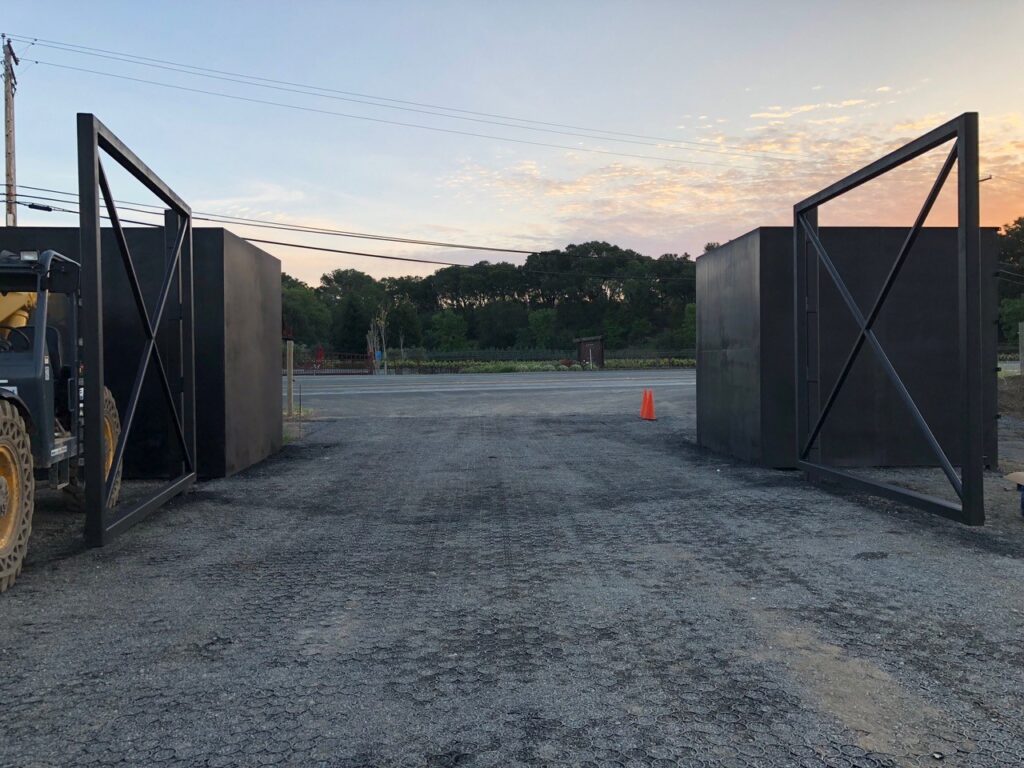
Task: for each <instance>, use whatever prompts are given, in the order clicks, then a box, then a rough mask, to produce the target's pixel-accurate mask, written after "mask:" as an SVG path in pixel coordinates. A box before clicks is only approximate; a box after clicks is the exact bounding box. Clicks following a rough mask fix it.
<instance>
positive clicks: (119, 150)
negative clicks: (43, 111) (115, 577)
mask: <svg viewBox="0 0 1024 768" xmlns="http://www.w3.org/2000/svg"><path fill="white" fill-rule="evenodd" d="M77 127H78V200H79V238H80V255H81V259H82V267H81V274H82V292H81V295H82V305H81V315H82V323H81V326H80V327H81V332H82V339H81V341H80V343H81V345H82V352H83V355H82V359H83V361H84V365H85V375H84V381H85V388H84V389H85V391H84V408H85V433H84V435H82V436H80V443H79V444H80V445H83V446H84V449H85V507H86V518H85V539H86V542H87V543H88V544H89V545H90V546H103V545H104V544H107V543H109V542H110V541H111V540H112V539H113V538H114V537H116V536H117V535H118V534H120V533H121V532H122V531H124V530H125V529H127V528H128V527H129V526H131V525H134V524H135V523H137V522H139V521H140V520H142V519H143V518H145V517H147V516H148V515H149V514H151V513H152V512H153V511H154V510H156V509H158V508H159V507H160V506H162V505H163V504H164V503H166V502H167V501H169V500H170V499H172V498H173V497H175V496H177V495H178V494H180V493H182V492H184V491H185V490H187V489H188V488H189V487H190V486H191V485H192V484H193V483H194V482H195V480H196V459H195V457H196V428H195V427H196V411H195V402H196V400H195V338H194V307H193V283H192V280H193V277H192V210H191V209H190V208H189V206H188V205H187V204H186V203H185V201H184V200H182V199H181V198H180V197H179V196H178V195H177V194H176V193H175V192H174V191H173V190H172V189H171V188H170V187H169V186H167V184H166V183H164V181H163V180H161V179H160V177H159V176H157V175H156V174H155V173H154V172H153V171H152V170H150V168H149V167H148V166H147V165H146V164H145V163H143V162H142V160H140V159H139V158H138V157H137V156H136V155H135V153H134V152H132V151H131V150H130V149H129V148H128V147H127V146H126V145H125V144H124V143H123V142H122V141H121V140H120V139H118V138H117V136H115V135H114V134H113V133H112V132H111V131H110V129H109V128H107V127H106V126H105V125H103V123H101V122H100V121H99V120H98V119H97V118H96V116H95V115H92V114H89V113H79V114H78V122H77ZM101 149H102V150H103V152H104V153H105V154H106V155H107V156H108V157H110V158H112V159H113V160H114V161H115V162H117V163H118V165H120V166H121V167H122V168H124V169H125V170H126V171H128V172H129V173H130V174H131V175H132V176H134V177H135V178H136V179H137V180H138V181H139V182H140V183H142V185H143V186H145V187H146V188H147V189H148V190H149V191H150V192H152V193H153V194H154V195H156V196H157V197H158V198H159V199H160V200H162V201H163V202H164V203H165V204H166V205H167V207H168V210H166V211H165V213H164V232H165V235H164V240H165V243H166V245H167V250H166V254H165V260H164V264H165V266H164V274H163V278H162V281H161V287H160V294H159V296H158V300H157V304H156V307H155V308H154V311H153V314H152V315H151V314H150V312H149V309H148V308H147V306H146V302H145V299H144V297H143V291H142V288H141V286H140V283H139V278H138V275H137V273H136V271H135V264H134V262H133V260H132V256H131V251H130V250H129V248H128V241H127V239H126V238H125V234H124V230H123V229H122V227H121V221H120V218H119V217H118V214H117V207H116V206H115V204H114V199H113V196H112V194H111V191H110V186H109V184H108V181H107V177H106V174H105V173H104V171H103V165H102V163H101V161H100V150H101ZM101 199H102V201H103V205H104V208H105V209H106V212H107V216H108V217H109V219H110V224H111V227H112V229H113V232H114V237H115V239H116V240H117V246H118V251H119V252H120V255H121V259H122V262H123V264H124V268H125V272H126V273H127V277H128V282H129V285H130V286H131V290H132V294H133V296H134V299H135V305H136V309H137V311H138V314H139V320H140V322H141V323H142V327H143V332H144V333H145V336H146V339H145V342H144V343H143V348H142V352H141V353H140V356H139V362H138V369H137V371H136V374H135V381H134V383H133V384H132V390H131V396H130V398H129V400H128V402H127V403H126V404H125V405H124V406H123V410H122V409H119V410H121V413H122V414H123V416H122V419H121V434H120V436H119V438H118V441H117V447H116V448H115V452H114V461H113V463H112V464H111V472H110V475H109V476H107V474H106V472H105V468H104V466H103V464H104V462H103V388H104V377H103V373H104V371H103V261H102V254H103V248H102V241H101V236H102V228H101V226H100V201H101ZM172 232H173V233H174V234H173V237H170V235H171V233H172ZM173 287H176V288H177V298H178V300H179V304H178V306H177V307H176V309H177V315H173V314H172V315H169V316H168V319H170V320H171V321H173V324H176V325H177V331H178V332H177V333H176V334H175V336H176V338H173V339H172V341H173V343H175V344H177V345H178V347H179V349H180V360H181V363H180V367H181V370H180V371H174V372H173V373H176V374H179V377H176V380H175V379H171V378H169V377H168V371H167V369H166V367H165V365H164V361H163V359H162V358H161V355H160V349H159V346H158V344H157V335H158V333H159V331H160V324H161V321H162V320H163V319H164V316H165V309H166V308H167V304H168V297H169V296H170V295H171V291H172V288H173ZM172 327H173V325H172ZM154 361H155V364H156V373H157V376H158V379H159V382H160V384H161V389H162V390H163V393H164V398H165V400H166V403H167V406H168V408H169V415H170V416H171V421H172V422H173V425H174V433H175V436H176V438H177V440H178V442H179V443H180V446H181V449H182V457H183V460H182V464H181V472H180V473H179V475H178V476H177V477H176V478H173V479H171V480H168V481H167V483H166V484H165V485H164V486H163V487H161V488H160V489H158V490H156V491H154V492H153V493H151V494H149V495H148V496H146V497H145V498H143V499H141V500H139V501H137V502H135V503H133V504H131V505H129V506H126V505H119V506H118V507H117V508H116V509H113V508H111V507H110V506H109V502H110V495H111V492H112V490H113V484H114V478H115V477H116V470H117V467H118V466H120V465H121V462H122V461H123V459H124V452H125V447H126V445H127V442H128V437H129V435H130V434H131V430H132V424H133V421H134V419H135V412H136V409H137V407H138V404H139V398H140V396H141V393H142V386H143V383H144V382H145V378H146V372H147V371H148V370H149V367H150V364H151V363H152V362H154Z"/></svg>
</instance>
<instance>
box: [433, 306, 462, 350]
mask: <svg viewBox="0 0 1024 768" xmlns="http://www.w3.org/2000/svg"><path fill="white" fill-rule="evenodd" d="M468 330H469V324H468V323H467V322H466V321H465V319H464V318H463V317H462V316H461V315H458V314H456V313H455V312H454V311H452V310H450V309H446V310H442V311H441V312H438V313H436V314H435V315H434V316H433V317H432V318H430V330H429V333H428V336H429V341H430V345H431V346H432V347H434V348H436V349H443V350H455V349H465V348H466V347H467V346H468V345H467V343H466V341H467V340H466V333H467V331H468Z"/></svg>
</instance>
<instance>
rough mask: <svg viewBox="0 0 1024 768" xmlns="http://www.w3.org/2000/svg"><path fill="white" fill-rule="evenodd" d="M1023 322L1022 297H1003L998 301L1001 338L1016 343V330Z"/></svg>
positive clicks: (1023, 302)
mask: <svg viewBox="0 0 1024 768" xmlns="http://www.w3.org/2000/svg"><path fill="white" fill-rule="evenodd" d="M1022 322H1024V298H1020V299H1003V300H1002V301H1001V302H999V324H1000V326H1001V327H1002V329H1003V338H1004V339H1006V340H1007V341H1008V342H1010V343H1011V344H1016V343H1017V331H1018V328H1019V326H1020V323H1022Z"/></svg>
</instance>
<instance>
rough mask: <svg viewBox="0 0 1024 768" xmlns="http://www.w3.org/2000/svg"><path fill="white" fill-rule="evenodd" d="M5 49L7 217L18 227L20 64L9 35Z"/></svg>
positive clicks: (7, 221) (8, 222) (12, 224)
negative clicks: (16, 153)
mask: <svg viewBox="0 0 1024 768" xmlns="http://www.w3.org/2000/svg"><path fill="white" fill-rule="evenodd" d="M2 39H3V48H4V160H5V165H6V168H7V190H6V191H7V217H6V223H7V226H8V227H16V226H18V205H17V203H16V199H17V194H18V186H17V184H18V182H17V179H16V177H15V169H14V92H15V90H17V86H18V80H17V78H15V76H14V65H15V64H20V63H21V62H20V61H18V55H17V54H16V53H15V52H14V46H13V45H11V41H10V39H9V38H8V37H7V35H3V36H2Z"/></svg>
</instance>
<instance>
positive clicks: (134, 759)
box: [0, 372, 1024, 768]
mask: <svg viewBox="0 0 1024 768" xmlns="http://www.w3.org/2000/svg"><path fill="white" fill-rule="evenodd" d="M562 377H564V378H562ZM408 378H409V379H412V380H411V381H406V380H405V379H401V380H397V377H396V379H395V380H386V381H385V380H381V379H377V380H372V381H369V380H359V381H354V380H348V381H346V382H341V381H338V382H330V383H321V382H319V381H318V382H317V384H316V387H320V388H321V390H317V389H316V388H311V389H310V390H309V391H310V392H314V391H316V392H318V394H316V395H310V397H311V398H313V399H312V401H311V402H312V406H313V409H314V411H315V413H314V420H312V421H307V422H305V423H304V424H303V425H302V427H303V436H302V438H301V439H298V440H294V441H292V442H291V443H289V444H288V445H287V446H286V448H285V449H284V450H283V451H282V453H281V454H280V455H279V456H277V457H276V458H274V459H272V460H270V461H267V462H265V463H264V464H262V465H260V466H258V467H254V468H252V469H251V470H249V471H247V472H245V473H243V474H242V475H240V476H237V477H234V478H230V479H227V480H222V481H216V482H211V483H207V484H205V485H203V486H202V487H200V488H199V489H198V490H197V491H196V492H195V493H194V494H192V496H191V497H190V498H188V499H186V500H184V501H181V502H178V503H176V504H174V505H172V506H171V507H169V508H166V509H164V510H162V511H161V512H160V513H158V514H157V515H155V516H154V517H153V518H150V519H149V520H147V521H146V522H145V523H143V524H142V525H140V526H138V527H136V528H135V529H133V530H132V531H130V532H129V533H128V534H127V535H125V536H124V537H122V538H121V539H119V540H118V542H116V543H115V544H114V545H113V546H111V547H109V548H107V549H104V550H85V551H83V550H81V549H78V548H76V547H74V546H71V545H68V543H67V542H65V546H58V545H57V544H56V543H50V542H56V541H57V539H59V534H60V532H61V531H62V530H64V529H63V528H62V527H61V524H60V521H61V520H62V519H63V517H62V516H61V514H59V513H57V512H48V513H45V514H43V515H41V517H40V520H39V528H40V530H41V532H43V533H45V534H47V535H48V537H49V538H45V541H46V542H48V543H47V544H46V545H41V546H39V547H36V548H35V549H34V550H33V551H32V552H31V553H30V561H29V564H28V567H27V569H26V572H25V573H24V575H23V577H22V579H21V581H20V582H19V584H18V586H17V587H16V588H15V589H14V590H13V591H12V592H10V593H8V594H7V595H6V596H5V597H4V598H3V599H2V600H0V670H2V674H0V766H25V765H33V766H44V765H55V766H56V765H93V764H103V765H115V764H122V765H124V764H127V765H145V766H150V765H161V766H162V765H176V766H192V765H207V766H219V765H239V766H252V765H273V764H277V765H302V766H306V765H323V766H392V765H394V766H434V767H438V766H556V765H581V766H615V767H617V768H619V767H622V766H656V767H657V768H661V767H662V766H665V767H667V766H676V765H682V766H701V767H707V766H729V767H730V768H731V767H733V766H738V767H741V766H834V767H839V766H845V767H849V766H863V767H865V768H866V767H868V766H875V767H877V766H941V765H954V766H979V767H981V766H984V767H986V768H988V767H989V766H1019V765H1021V764H1022V761H1024V717H1022V713H1024V598H1022V595H1024V532H1022V531H1024V526H1022V525H1021V524H1020V522H1019V519H1018V518H1016V517H1014V512H1013V506H1014V494H1013V493H1011V492H1007V491H1002V490H1001V489H1000V487H999V483H998V479H997V478H996V477H994V476H993V477H992V478H990V484H991V486H992V487H991V488H990V491H991V492H992V496H991V498H992V499H993V506H994V510H993V516H994V519H995V520H996V521H997V522H998V523H999V524H998V525H994V526H993V527H991V528H987V529H984V530H971V529H966V528H963V527H961V526H958V525H956V524H954V523H951V522H949V521H946V520H942V519H938V518H934V517H930V516H928V515H926V514H924V513H918V512H915V511H912V510H907V509H903V508H900V507H897V506H895V505H892V504H889V503H886V502H882V501H877V500H870V499H864V498H861V497H857V496H852V495H847V494H841V493H830V492H827V491H825V490H822V489H820V488H816V487H812V486H809V485H808V484H807V483H805V482H804V481H802V480H801V479H800V478H799V477H798V476H797V475H795V474H794V473H783V472H771V471H766V470H760V469H756V468H752V467H748V466H743V465H740V464H737V463H734V462H732V461H729V460H727V459H724V458H722V457H720V456H715V455H711V454H708V453H705V452H702V451H700V450H698V449H697V448H696V447H695V446H694V445H693V443H692V438H691V436H692V386H689V384H688V382H692V374H690V373H686V372H683V373H677V372H657V373H652V374H642V375H636V374H623V375H619V374H604V375H596V376H593V377H590V376H581V375H575V376H574V375H572V374H561V375H560V376H553V375H552V376H537V377H530V376H524V377H487V378H484V377H473V379H472V380H468V379H466V378H464V377H449V378H445V379H442V378H440V377H438V378H433V377H431V378H427V377H424V378H423V379H413V377H408ZM446 382H450V385H447V384H446ZM510 382H511V383H512V384H514V385H515V389H513V390H509V386H510ZM649 384H653V386H654V388H655V392H656V396H657V400H658V407H659V414H658V415H659V419H658V421H657V422H653V423H651V422H641V421H640V420H639V419H638V418H637V414H636V411H637V408H638V406H639V390H640V388H641V387H643V386H644V385H649ZM349 387H351V389H349ZM377 387H379V388H380V389H379V390H378V389H376V388H377ZM445 387H447V390H448V391H444V392H435V391H425V390H424V388H427V389H429V388H445ZM303 388H304V390H305V389H306V386H305V384H304V387H303ZM367 388H368V389H367ZM364 390H365V391H364ZM687 409H689V410H687ZM940 758H941V759H940Z"/></svg>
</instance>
